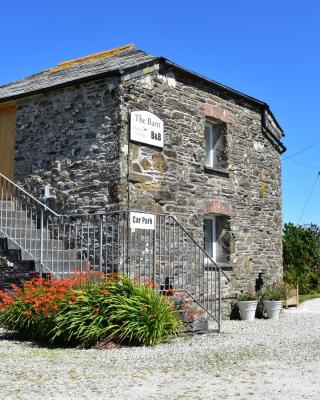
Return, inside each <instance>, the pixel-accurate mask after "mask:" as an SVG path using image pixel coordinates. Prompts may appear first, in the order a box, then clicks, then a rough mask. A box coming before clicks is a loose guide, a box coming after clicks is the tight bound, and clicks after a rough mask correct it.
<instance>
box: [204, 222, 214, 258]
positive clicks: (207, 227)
mask: <svg viewBox="0 0 320 400" xmlns="http://www.w3.org/2000/svg"><path fill="white" fill-rule="evenodd" d="M212 240H213V238H212V220H211V219H205V220H204V249H205V251H206V252H207V253H208V255H209V256H210V257H212V255H213V251H212V250H213V245H212Z"/></svg>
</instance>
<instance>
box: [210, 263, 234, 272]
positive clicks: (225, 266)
mask: <svg viewBox="0 0 320 400" xmlns="http://www.w3.org/2000/svg"><path fill="white" fill-rule="evenodd" d="M216 264H217V266H218V267H220V268H221V270H222V271H224V272H227V271H233V267H232V266H231V265H230V264H229V263H219V262H217V263H216ZM204 269H205V271H214V270H215V266H214V265H208V266H205V267H204Z"/></svg>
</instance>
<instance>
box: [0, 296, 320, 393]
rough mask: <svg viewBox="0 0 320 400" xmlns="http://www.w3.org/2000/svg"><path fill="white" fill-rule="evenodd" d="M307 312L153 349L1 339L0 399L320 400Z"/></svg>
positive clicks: (313, 316) (314, 321)
mask: <svg viewBox="0 0 320 400" xmlns="http://www.w3.org/2000/svg"><path fill="white" fill-rule="evenodd" d="M312 304H317V303H315V302H314V301H313V303H312ZM311 311H312V312H308V309H304V310H302V311H299V310H298V311H294V310H292V311H289V312H283V313H282V315H281V317H280V320H278V321H272V320H256V321H252V322H251V321H245V322H243V321H225V322H224V324H223V332H222V333H220V334H217V333H210V334H206V335H202V336H195V337H192V338H191V337H188V338H179V339H175V340H174V342H172V343H170V344H164V345H160V346H156V347H154V348H122V349H113V350H78V349H59V348H58V349H57V348H54V349H48V348H42V347H38V346H36V345H34V344H32V343H29V342H19V341H14V340H7V339H6V338H5V337H4V336H3V334H4V332H2V333H0V399H1V400H2V399H6V400H7V399H33V400H36V399H73V400H78V399H119V400H121V399H135V400H142V399H157V400H158V399H170V400H173V399H179V400H183V399H185V400H189V399H209V400H211V399H245V400H247V399H263V400H264V399H268V400H271V399H281V400H285V399H290V400H293V399H297V400H301V399H317V400H318V399H320V312H317V307H313V309H312V310H311ZM319 311H320V304H319Z"/></svg>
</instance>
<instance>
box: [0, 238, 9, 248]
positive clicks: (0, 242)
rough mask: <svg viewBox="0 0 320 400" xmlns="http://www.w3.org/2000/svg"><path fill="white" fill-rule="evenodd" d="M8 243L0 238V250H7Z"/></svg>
mask: <svg viewBox="0 0 320 400" xmlns="http://www.w3.org/2000/svg"><path fill="white" fill-rule="evenodd" d="M7 248H8V241H7V239H6V238H0V250H7Z"/></svg>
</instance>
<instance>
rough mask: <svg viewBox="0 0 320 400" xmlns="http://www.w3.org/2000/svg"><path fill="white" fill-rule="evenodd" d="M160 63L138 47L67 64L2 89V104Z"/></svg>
mask: <svg viewBox="0 0 320 400" xmlns="http://www.w3.org/2000/svg"><path fill="white" fill-rule="evenodd" d="M156 59H158V57H154V56H152V55H150V54H147V53H145V52H143V51H141V50H138V49H136V48H135V46H134V45H127V46H122V47H117V48H116V49H112V50H107V51H104V52H101V53H95V54H92V55H90V56H86V57H81V58H77V59H74V60H70V61H65V62H62V63H60V64H58V65H57V66H56V67H53V68H50V69H48V70H46V71H42V72H40V73H38V74H35V75H31V76H29V77H26V78H23V79H20V80H18V81H15V82H12V83H9V84H8V85H5V86H0V101H1V100H2V101H3V100H5V99H10V98H14V97H20V96H23V95H27V94H28V93H32V92H38V91H41V90H44V89H47V88H50V87H54V86H59V85H63V84H67V83H68V82H72V81H77V80H81V79H83V78H89V77H94V76H96V75H99V74H104V73H108V72H112V71H115V70H118V69H127V68H131V67H135V66H138V65H140V64H145V63H147V62H150V61H153V60H156Z"/></svg>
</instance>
